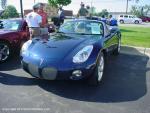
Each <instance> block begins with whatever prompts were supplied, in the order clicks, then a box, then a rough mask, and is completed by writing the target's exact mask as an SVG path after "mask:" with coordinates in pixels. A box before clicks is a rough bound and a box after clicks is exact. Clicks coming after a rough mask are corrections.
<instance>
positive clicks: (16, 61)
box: [0, 55, 21, 71]
mask: <svg viewBox="0 0 150 113" xmlns="http://www.w3.org/2000/svg"><path fill="white" fill-rule="evenodd" d="M18 68H21V62H20V57H19V55H14V56H13V58H11V59H9V60H8V61H7V62H4V63H1V64H0V71H10V70H15V69H18Z"/></svg>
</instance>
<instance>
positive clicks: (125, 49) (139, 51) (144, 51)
mask: <svg viewBox="0 0 150 113" xmlns="http://www.w3.org/2000/svg"><path fill="white" fill-rule="evenodd" d="M121 53H125V54H130V55H138V56H148V57H150V48H144V47H135V46H127V45H125V46H121Z"/></svg>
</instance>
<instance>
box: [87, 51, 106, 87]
mask: <svg viewBox="0 0 150 113" xmlns="http://www.w3.org/2000/svg"><path fill="white" fill-rule="evenodd" d="M104 66H105V60H104V54H103V53H101V54H100V56H99V59H98V62H97V65H96V69H95V72H94V74H93V75H91V77H90V78H89V84H90V85H98V84H99V83H100V82H101V81H102V78H103V74H104Z"/></svg>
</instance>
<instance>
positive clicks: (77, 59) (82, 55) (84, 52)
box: [73, 45, 93, 63]
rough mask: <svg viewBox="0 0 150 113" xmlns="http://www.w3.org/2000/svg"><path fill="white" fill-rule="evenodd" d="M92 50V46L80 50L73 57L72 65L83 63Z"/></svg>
mask: <svg viewBox="0 0 150 113" xmlns="http://www.w3.org/2000/svg"><path fill="white" fill-rule="evenodd" d="M92 50H93V45H89V46H86V47H84V48H83V49H81V50H80V51H79V52H78V53H77V54H76V55H75V56H74V57H73V63H83V62H85V61H86V60H87V59H88V58H89V56H90V54H91V52H92Z"/></svg>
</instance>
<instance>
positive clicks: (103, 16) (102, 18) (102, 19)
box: [101, 15, 107, 23]
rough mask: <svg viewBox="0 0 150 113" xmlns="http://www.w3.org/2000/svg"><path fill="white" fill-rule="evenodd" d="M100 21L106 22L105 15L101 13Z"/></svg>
mask: <svg viewBox="0 0 150 113" xmlns="http://www.w3.org/2000/svg"><path fill="white" fill-rule="evenodd" d="M101 21H102V22H104V23H107V19H106V18H105V15H102V17H101Z"/></svg>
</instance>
